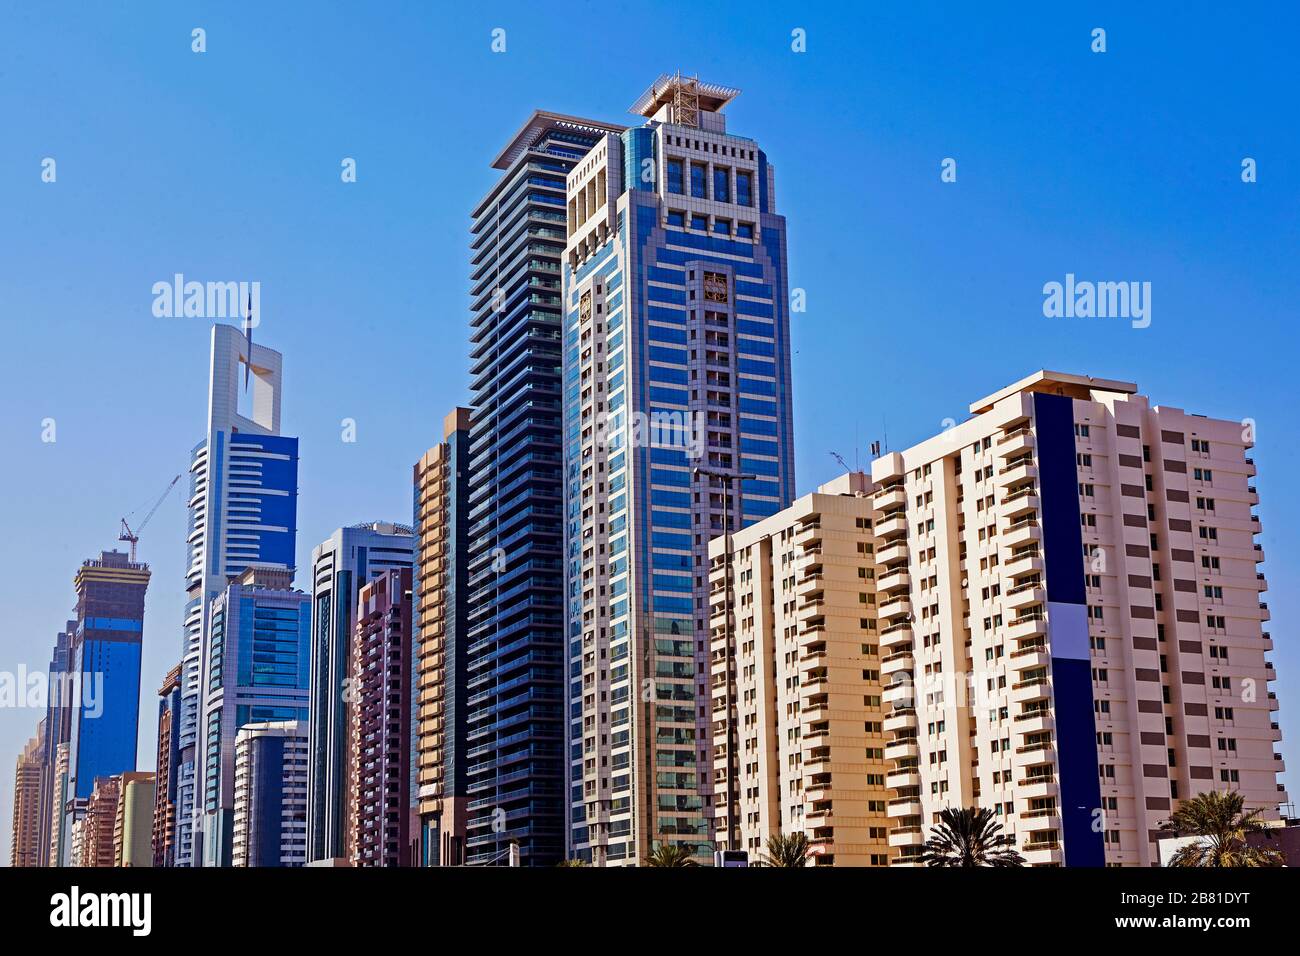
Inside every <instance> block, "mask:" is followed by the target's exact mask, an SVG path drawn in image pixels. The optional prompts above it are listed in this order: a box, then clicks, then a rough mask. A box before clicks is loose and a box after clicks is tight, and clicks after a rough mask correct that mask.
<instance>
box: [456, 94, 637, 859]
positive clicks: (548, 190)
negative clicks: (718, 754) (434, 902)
mask: <svg viewBox="0 0 1300 956" xmlns="http://www.w3.org/2000/svg"><path fill="white" fill-rule="evenodd" d="M620 129H622V127H620V126H611V125H608V124H605V123H595V122H591V121H589V120H583V119H576V118H574V117H569V116H561V115H558V114H555V113H544V112H535V113H534V114H533V115H532V117H530V118H529V120H528V121H527V122H526V123H525V124H524V125H523V127H522V128H521V129H520V130H519V132H518V133H516V134H515V136H514V137H513V138H512V139H511V140H510V142H509V143H508V144H507V146H506V148H505V149H504V150H502V152H501V154H500V155H499V156H498V157H497V159H496V161H495V162H494V163H493V166H494V168H496V169H499V170H501V171H502V175H501V178H500V179H499V180H498V182H497V184H496V186H494V187H493V188H492V190H491V191H490V192H489V193H488V194H487V196H485V197H484V198H483V200H482V201H481V202H480V203H479V204H478V206H477V207H476V208H475V209H474V213H473V216H474V223H473V228H472V233H473V238H472V241H471V263H472V266H471V268H472V277H471V292H470V294H471V300H472V309H473V318H472V319H471V325H472V329H473V331H472V335H471V342H472V351H471V360H472V367H471V375H472V377H473V378H472V383H471V388H472V389H473V396H474V397H473V404H474V424H473V426H472V427H471V429H470V434H469V470H470V486H471V491H470V499H469V507H470V512H469V515H468V520H469V523H470V532H469V534H470V545H469V567H468V575H469V577H468V587H469V593H470V595H471V598H470V608H469V620H468V631H467V634H466V639H467V641H468V655H469V662H468V668H469V670H468V673H469V685H468V689H469V697H468V706H469V713H468V715H467V732H466V738H465V741H466V745H467V747H468V748H469V751H470V752H471V753H473V754H474V757H473V758H471V759H470V761H469V765H468V767H467V768H466V772H467V776H468V783H467V792H468V796H469V802H468V806H469V820H468V826H467V830H468V835H467V840H466V843H467V853H466V861H467V862H468V863H471V864H486V863H491V862H496V861H502V860H504V859H505V854H506V853H507V851H508V849H509V847H510V844H511V843H512V842H513V843H518V845H519V848H520V854H521V860H522V863H523V864H524V865H525V866H527V865H530V864H537V865H547V864H552V863H555V862H556V861H558V860H559V859H561V858H562V857H563V856H564V778H565V764H566V759H565V750H564V730H565V714H564V680H565V664H564V600H563V574H564V571H563V563H562V557H563V548H562V544H563V534H564V525H563V515H562V511H561V507H560V505H561V500H562V495H563V474H562V472H561V467H562V446H561V382H560V372H559V369H560V364H561V355H560V309H561V302H560V257H561V255H562V254H563V251H564V238H565V233H564V179H565V175H566V174H567V173H568V172H569V170H571V169H573V168H574V166H575V164H576V163H578V162H579V161H580V160H581V159H582V158H583V157H584V156H585V155H586V154H587V152H588V150H589V149H590V148H591V146H592V144H593V143H595V142H596V141H597V140H598V139H600V137H602V136H603V135H604V134H605V133H606V132H608V131H610V130H615V131H616V130H620Z"/></svg>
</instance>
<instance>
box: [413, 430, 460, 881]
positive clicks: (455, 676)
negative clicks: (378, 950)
mask: <svg viewBox="0 0 1300 956" xmlns="http://www.w3.org/2000/svg"><path fill="white" fill-rule="evenodd" d="M469 427H470V411H469V409H467V408H457V409H456V410H455V411H453V412H451V413H450V414H449V415H448V416H447V418H446V420H445V421H444V423H443V440H442V442H440V443H439V444H437V445H434V446H433V447H432V448H430V449H429V450H428V451H427V452H425V454H424V455H423V456H422V457H421V458H420V460H419V461H418V462H416V464H415V469H414V475H413V479H414V487H415V509H414V515H415V534H416V550H415V567H414V578H413V592H414V593H413V595H412V605H413V607H412V613H413V616H414V623H413V629H414V633H413V647H414V657H413V665H412V674H411V679H412V689H411V711H412V713H411V732H412V751H413V754H412V766H411V784H410V792H411V800H412V807H411V815H412V820H411V824H410V834H411V839H412V840H413V841H414V842H416V843H417V844H418V849H417V851H416V854H415V858H414V860H413V862H414V864H415V865H417V866H459V865H461V864H463V863H464V862H465V835H466V824H467V822H468V818H467V809H466V803H467V797H466V790H465V788H466V776H465V771H466V765H467V761H466V757H465V750H466V746H465V733H466V715H467V705H466V701H465V696H466V695H465V683H466V660H467V654H466V635H465V627H466V618H467V616H468V608H469V601H468V593H467V584H466V581H467V578H468V572H467V568H466V560H465V546H466V542H467V538H466V529H467V522H466V511H467V510H468V504H467V502H468V498H469V482H468V471H467V467H468V466H467V458H468V446H469Z"/></svg>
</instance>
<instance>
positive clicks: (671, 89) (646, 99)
mask: <svg viewBox="0 0 1300 956" xmlns="http://www.w3.org/2000/svg"><path fill="white" fill-rule="evenodd" d="M679 91H680V92H684V93H686V94H688V95H692V96H697V97H699V108H700V109H702V110H707V111H709V112H711V113H716V112H718V111H719V110H720V109H722V108H723V107H724V106H726V105H727V104H728V103H730V102H731V101H732V100H734V99H735V98H736V97H737V96H739V95H740V90H737V89H734V88H732V87H730V86H719V85H718V84H716V83H701V82H700V79H699V77H696V76H682V74H681V72H680V71H678V72H677V73H663V74H661V75H660V77H659V79H657V80H655V81H654V82H653V83H651V84H650V88H649V89H648V90H646V91H645V92H644V93H642V94H641V95H640V96H639V97H638V98H637V100H636V102H635V103H633V104H632V105H631V106H629V107H628V109H627V111H628V112H629V113H636V114H638V115H640V116H654V115H655V113H657V112H659V108H660V107H661V106H663V105H664V104H665V103H671V102H672V101H673V100H674V98H675V97H676V96H677V94H678V92H679Z"/></svg>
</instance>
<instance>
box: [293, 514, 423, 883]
mask: <svg viewBox="0 0 1300 956" xmlns="http://www.w3.org/2000/svg"><path fill="white" fill-rule="evenodd" d="M414 545H415V536H414V533H413V532H412V530H411V529H410V528H409V527H408V526H406V525H401V524H395V523H393V522H389V521H371V522H367V523H365V524H356V525H352V526H350V527H347V528H339V529H338V530H337V531H335V532H334V533H333V534H332V535H330V536H329V537H328V538H326V539H325V540H324V541H322V542H321V543H320V544H319V545H317V546H316V547H315V548H313V549H312V553H311V570H312V655H311V707H310V725H309V730H308V737H309V739H310V741H311V752H312V761H311V776H310V778H309V782H308V786H307V853H308V860H330V859H339V858H343V857H346V856H347V855H348V848H347V846H346V843H347V835H348V826H349V825H348V822H347V821H348V816H349V811H348V796H349V793H350V784H349V780H350V776H351V775H350V772H349V766H348V761H349V757H348V755H349V749H348V709H349V703H348V698H349V697H350V696H351V695H350V693H349V692H348V685H347V684H346V683H345V682H346V681H347V679H348V667H349V664H350V660H351V653H352V650H351V649H352V634H353V629H354V628H355V627H356V621H357V615H356V606H357V592H358V591H359V590H360V589H361V586H362V585H363V584H365V583H366V582H367V581H370V580H373V579H374V578H376V577H378V576H379V575H381V574H384V573H385V572H387V571H388V570H390V569H393V568H398V569H400V568H409V567H410V566H411V554H412V550H413V548H414Z"/></svg>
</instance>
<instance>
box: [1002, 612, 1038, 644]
mask: <svg viewBox="0 0 1300 956" xmlns="http://www.w3.org/2000/svg"><path fill="white" fill-rule="evenodd" d="M1005 627H1006V635H1007V637H1008V638H1009V639H1011V640H1013V641H1023V640H1027V639H1028V638H1031V637H1038V636H1039V635H1045V634H1046V633H1047V618H1045V617H1043V616H1042V615H1030V616H1029V617H1021V618H1017V619H1016V620H1014V621H1012V622H1011V623H1010V624H1007V625H1005Z"/></svg>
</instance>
